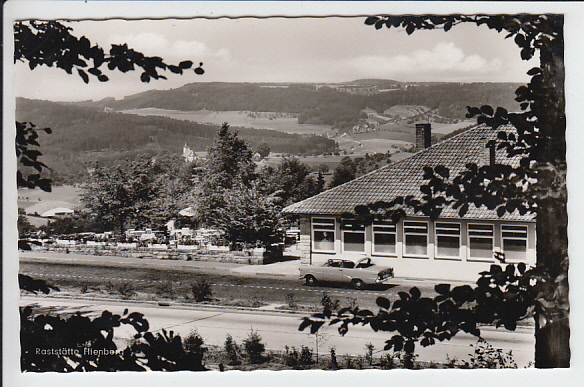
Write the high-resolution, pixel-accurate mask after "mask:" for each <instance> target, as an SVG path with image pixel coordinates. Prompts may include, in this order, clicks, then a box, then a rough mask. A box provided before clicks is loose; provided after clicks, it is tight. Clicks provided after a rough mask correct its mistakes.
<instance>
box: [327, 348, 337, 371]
mask: <svg viewBox="0 0 584 387" xmlns="http://www.w3.org/2000/svg"><path fill="white" fill-rule="evenodd" d="M329 368H331V369H333V370H338V369H339V363H337V353H336V352H335V349H334V347H331V361H330V363H329Z"/></svg>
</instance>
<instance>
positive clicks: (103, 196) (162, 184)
mask: <svg viewBox="0 0 584 387" xmlns="http://www.w3.org/2000/svg"><path fill="white" fill-rule="evenodd" d="M192 178H193V166H192V165H188V164H185V162H184V161H183V160H181V159H179V158H178V157H177V156H170V155H164V154H163V155H161V156H159V157H156V158H150V157H145V156H141V157H139V158H137V159H136V160H133V161H126V162H125V163H124V164H121V165H117V166H114V167H101V166H99V165H98V166H97V168H95V171H94V172H93V173H92V174H91V175H90V176H89V178H88V179H87V182H86V183H85V185H84V189H85V192H84V194H83V197H82V202H83V203H84V204H85V206H86V208H87V209H88V210H89V212H90V213H92V214H93V215H94V216H95V219H96V221H98V222H102V223H106V224H110V225H111V226H113V227H115V229H117V230H119V231H120V232H122V233H123V231H124V230H125V228H126V227H127V226H128V225H132V226H150V227H153V228H155V229H158V228H159V227H161V226H162V225H164V224H165V223H166V222H167V221H168V219H172V218H174V217H177V216H178V212H179V211H180V210H182V209H183V208H185V207H186V206H187V201H188V199H189V198H190V191H191V190H192V189H193V181H192ZM111 226H110V227H111ZM110 229H111V228H110Z"/></svg>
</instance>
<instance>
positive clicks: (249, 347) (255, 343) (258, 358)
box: [243, 329, 266, 364]
mask: <svg viewBox="0 0 584 387" xmlns="http://www.w3.org/2000/svg"><path fill="white" fill-rule="evenodd" d="M243 347H244V348H245V353H246V354H247V357H248V359H249V361H250V363H252V364H259V363H262V362H263V361H264V356H263V353H264V351H265V350H266V346H265V345H264V343H262V337H261V336H260V335H259V334H258V333H257V331H254V330H253V329H252V330H251V332H249V335H248V336H247V338H246V339H245V340H243Z"/></svg>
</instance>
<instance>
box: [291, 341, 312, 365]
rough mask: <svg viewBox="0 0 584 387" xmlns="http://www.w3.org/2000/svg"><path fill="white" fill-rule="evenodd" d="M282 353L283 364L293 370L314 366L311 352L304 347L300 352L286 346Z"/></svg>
mask: <svg viewBox="0 0 584 387" xmlns="http://www.w3.org/2000/svg"><path fill="white" fill-rule="evenodd" d="M284 349H285V351H286V352H285V353H284V363H285V364H286V365H287V366H289V367H292V368H294V369H303V368H306V367H308V366H311V365H312V364H314V360H312V350H311V349H310V348H308V347H306V346H304V345H303V346H301V347H300V352H298V350H297V349H296V348H295V347H292V348H289V347H288V346H286V347H285V348H284Z"/></svg>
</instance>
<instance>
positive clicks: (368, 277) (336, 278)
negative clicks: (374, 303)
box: [298, 257, 393, 289]
mask: <svg viewBox="0 0 584 387" xmlns="http://www.w3.org/2000/svg"><path fill="white" fill-rule="evenodd" d="M298 270H299V271H300V276H299V278H298V279H300V280H305V281H306V284H307V285H314V284H316V283H317V282H319V281H323V282H324V281H328V282H343V283H350V284H352V285H353V287H354V288H355V289H363V288H364V287H365V286H366V285H373V284H381V283H385V282H387V281H388V280H389V279H390V278H393V269H392V268H391V267H383V266H379V265H376V264H374V263H373V262H372V261H371V258H369V257H358V258H350V257H343V258H331V259H329V260H328V261H326V262H325V263H324V264H323V265H301V266H300V267H299V268H298Z"/></svg>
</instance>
